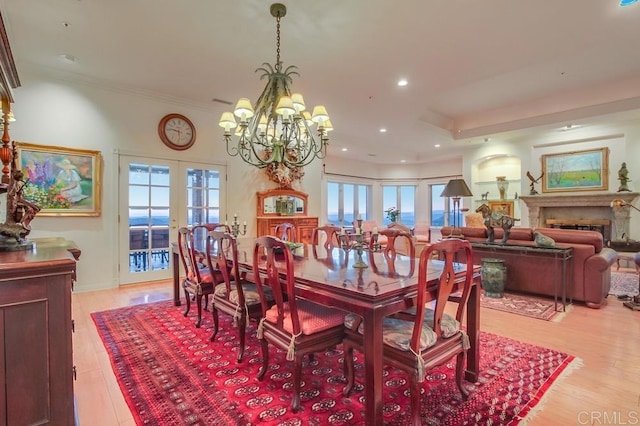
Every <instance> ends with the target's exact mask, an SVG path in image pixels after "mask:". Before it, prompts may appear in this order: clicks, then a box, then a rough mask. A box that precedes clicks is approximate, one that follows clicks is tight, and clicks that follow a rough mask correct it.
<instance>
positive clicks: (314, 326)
mask: <svg viewBox="0 0 640 426" xmlns="http://www.w3.org/2000/svg"><path fill="white" fill-rule="evenodd" d="M253 270H254V275H255V278H256V284H257V287H258V293H259V294H260V301H261V305H262V318H261V320H260V323H259V324H258V339H259V340H260V341H261V343H262V361H263V362H262V368H261V369H260V372H259V373H258V379H259V380H264V378H265V376H266V374H267V372H268V371H269V344H271V345H273V346H274V347H276V348H280V349H282V350H284V351H286V353H287V356H286V359H287V360H288V361H293V398H292V399H291V409H292V410H293V411H298V410H299V409H300V408H301V407H300V388H301V378H302V359H303V357H304V356H305V355H311V354H313V353H315V352H320V351H324V350H327V349H329V348H333V347H335V346H337V345H339V344H340V343H341V342H342V338H343V336H344V326H343V319H344V315H345V312H344V311H341V310H338V309H334V308H330V307H327V306H323V305H320V304H317V303H314V302H311V301H308V300H305V299H300V298H298V297H296V296H295V294H296V291H295V278H294V263H293V254H292V253H291V250H289V248H288V247H287V245H286V243H285V242H283V241H281V240H279V239H277V238H274V237H272V236H264V237H259V238H258V239H257V240H256V243H255V246H254V251H253ZM267 288H269V289H271V292H272V294H273V299H274V302H275V303H274V304H273V306H270V305H269V303H268V299H267V294H268V293H267ZM312 383H313V381H312V380H309V381H307V382H306V386H307V387H309V386H312Z"/></svg>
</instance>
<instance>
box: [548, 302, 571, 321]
mask: <svg viewBox="0 0 640 426" xmlns="http://www.w3.org/2000/svg"><path fill="white" fill-rule="evenodd" d="M572 310H573V305H566V306H565V308H564V312H559V313H557V314H556V316H554V317H553V318H551V322H560V321H562V319H563V318H564V317H566V316H567V314H568V313H569V312H571V311H572Z"/></svg>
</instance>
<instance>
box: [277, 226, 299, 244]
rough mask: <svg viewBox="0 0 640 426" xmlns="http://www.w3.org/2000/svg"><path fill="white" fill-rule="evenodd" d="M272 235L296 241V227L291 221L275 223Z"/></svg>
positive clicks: (284, 239) (283, 239)
mask: <svg viewBox="0 0 640 426" xmlns="http://www.w3.org/2000/svg"><path fill="white" fill-rule="evenodd" d="M274 235H275V236H276V237H278V238H280V239H281V240H282V241H289V242H291V243H295V242H296V227H295V225H294V224H293V223H289V222H284V223H280V224H278V225H276V228H275V231H274Z"/></svg>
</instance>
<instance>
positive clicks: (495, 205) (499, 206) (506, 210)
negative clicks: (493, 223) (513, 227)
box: [489, 201, 513, 217]
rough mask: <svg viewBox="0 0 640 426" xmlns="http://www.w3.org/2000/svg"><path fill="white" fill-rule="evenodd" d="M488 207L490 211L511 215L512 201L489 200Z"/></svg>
mask: <svg viewBox="0 0 640 426" xmlns="http://www.w3.org/2000/svg"><path fill="white" fill-rule="evenodd" d="M489 208H490V209H491V211H492V212H500V213H502V214H505V215H507V216H511V217H513V201H489Z"/></svg>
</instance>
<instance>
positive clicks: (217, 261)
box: [207, 231, 245, 306]
mask: <svg viewBox="0 0 640 426" xmlns="http://www.w3.org/2000/svg"><path fill="white" fill-rule="evenodd" d="M207 263H208V265H209V269H211V270H214V269H216V270H219V271H220V272H221V273H222V278H223V279H224V284H225V286H226V289H227V291H226V293H225V295H226V296H227V297H228V296H229V295H230V294H231V290H232V289H231V286H232V281H233V285H234V290H236V291H237V292H238V302H237V304H238V305H240V306H244V304H245V302H244V292H243V291H242V285H241V280H237V279H236V277H240V268H239V266H238V245H237V242H236V239H235V238H234V237H233V235H231V234H230V233H228V232H222V231H209V232H208V233H207Z"/></svg>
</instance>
